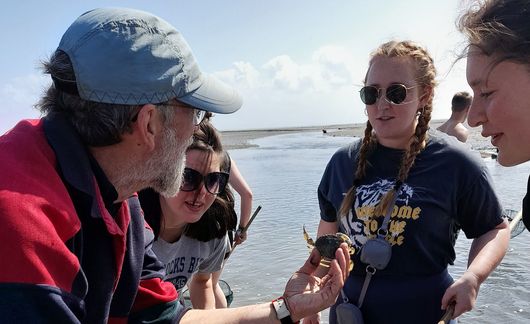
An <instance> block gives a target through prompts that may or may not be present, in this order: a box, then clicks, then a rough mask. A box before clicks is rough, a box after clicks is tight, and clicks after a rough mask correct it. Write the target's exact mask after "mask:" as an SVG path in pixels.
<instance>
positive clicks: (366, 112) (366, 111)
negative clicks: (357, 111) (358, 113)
mask: <svg viewBox="0 0 530 324" xmlns="http://www.w3.org/2000/svg"><path fill="white" fill-rule="evenodd" d="M364 115H365V116H368V110H367V109H366V107H365V108H364Z"/></svg>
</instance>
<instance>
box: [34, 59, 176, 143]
mask: <svg viewBox="0 0 530 324" xmlns="http://www.w3.org/2000/svg"><path fill="white" fill-rule="evenodd" d="M43 70H44V73H45V74H50V75H51V76H52V78H56V79H59V80H62V81H65V82H68V83H72V84H74V85H75V81H76V79H75V73H74V69H73V67H72V63H71V61H70V58H69V57H68V55H66V53H64V52H63V51H59V50H58V51H55V53H54V54H53V55H52V56H51V57H50V59H49V60H48V61H47V62H43ZM157 104H158V105H157V109H159V111H160V112H161V115H162V118H163V122H164V126H165V127H168V126H169V124H170V122H171V121H172V120H173V116H174V114H175V109H174V108H173V107H172V106H170V105H169V103H167V102H166V103H157ZM36 106H37V108H38V109H39V110H40V111H41V112H42V114H43V115H48V114H60V115H62V116H64V117H66V119H67V120H68V121H69V122H70V123H71V124H72V126H73V127H74V128H75V130H76V131H77V132H78V133H79V135H80V137H81V139H82V140H83V142H84V143H85V144H86V145H88V146H94V147H95V146H107V145H112V144H117V143H119V142H121V140H122V134H125V133H131V132H132V123H133V122H134V121H135V120H136V117H137V115H138V112H139V111H140V109H141V108H142V107H143V105H121V104H109V103H102V102H95V101H88V100H84V99H82V98H80V97H79V96H77V95H75V94H69V93H66V92H64V91H62V90H59V89H57V88H56V87H55V85H53V84H52V85H51V86H50V87H49V88H48V90H46V92H45V93H44V95H43V96H42V98H41V99H40V100H39V102H38V103H37V105H36Z"/></svg>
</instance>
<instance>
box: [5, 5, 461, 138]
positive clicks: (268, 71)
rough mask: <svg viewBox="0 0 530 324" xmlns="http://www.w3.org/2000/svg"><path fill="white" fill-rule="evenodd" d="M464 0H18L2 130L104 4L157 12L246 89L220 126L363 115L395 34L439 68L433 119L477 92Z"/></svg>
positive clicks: (206, 60)
mask: <svg viewBox="0 0 530 324" xmlns="http://www.w3.org/2000/svg"><path fill="white" fill-rule="evenodd" d="M459 5H460V1H456V0H448V1H431V0H403V1H386V0H385V1H377V0H374V1H370V2H368V1H353V0H351V1H346V0H344V1H335V0H328V1H316V0H291V1H288V0H268V1H257V0H234V1H228V0H226V1H213V0H211V1H206V0H193V1H187V0H186V1H180V0H173V1H169V0H168V1H157V0H151V1H83V2H81V1H71V0H70V1H63V0H59V1H42V0H41V1H35V0H31V1H12V0H7V1H4V2H3V3H2V9H3V10H2V13H0V17H1V19H0V35H1V38H2V43H3V44H4V45H3V50H2V60H1V61H0V71H1V73H0V96H1V98H2V105H0V133H3V132H4V131H6V130H8V129H9V128H11V127H12V126H13V125H14V124H15V123H16V122H17V121H18V120H20V119H22V118H36V117H39V112H38V111H37V110H35V109H34V108H33V105H34V104H35V102H36V101H37V100H38V98H39V97H40V95H41V93H42V91H43V89H45V88H46V86H47V85H48V84H49V82H50V81H49V79H48V78H47V77H46V76H43V75H42V73H41V71H40V69H39V66H40V65H39V62H40V61H41V60H44V59H46V58H47V57H48V56H49V55H50V54H51V53H52V52H53V51H54V50H55V48H56V47H57V45H58V44H59V40H60V38H61V36H62V34H63V32H64V31H65V30H66V29H67V28H68V26H69V25H70V24H71V23H72V22H73V21H74V20H75V19H76V18H77V17H78V16H79V15H81V14H82V13H83V12H85V11H87V10H90V9H93V8H96V7H131V8H136V9H141V10H146V11H149V12H152V13H154V14H156V15H158V16H160V17H162V18H164V19H165V20H167V21H169V22H170V23H171V24H173V26H175V27H176V28H177V29H178V30H179V31H180V32H181V33H182V34H183V35H184V37H185V38H186V40H187V41H188V43H189V44H190V46H191V48H192V49H193V52H194V54H195V57H196V58H197V61H198V62H199V65H200V67H201V70H203V71H204V72H207V73H211V74H214V75H216V76H217V77H218V78H220V79H222V80H224V81H225V82H227V83H230V84H232V85H233V86H235V87H236V88H238V89H239V90H240V92H241V93H242V95H243V98H244V105H243V108H242V109H241V110H240V111H238V112H237V113H235V114H232V115H227V116H224V115H218V116H216V117H215V118H214V123H215V125H216V126H217V127H218V128H219V129H220V130H236V129H256V128H278V127H287V126H313V125H327V124H346V123H359V122H364V121H365V120H366V116H365V115H364V106H363V105H362V103H361V101H360V99H359V96H358V92H357V91H358V89H359V87H358V86H359V85H360V84H361V80H362V79H363V77H364V74H365V71H366V67H367V63H368V58H369V54H370V52H371V51H372V50H373V49H375V48H376V47H377V46H378V45H379V44H381V43H382V42H385V41H388V40H391V39H411V40H414V41H417V42H419V43H421V44H423V45H424V46H426V47H427V49H428V50H429V51H430V53H431V54H432V55H433V57H434V60H435V64H436V66H437V69H438V81H439V84H440V85H439V87H438V88H437V90H436V96H435V109H434V113H433V118H435V119H442V118H447V117H449V115H450V101H451V97H452V95H453V93H454V92H457V91H463V90H469V88H468V86H467V84H466V82H465V61H459V62H457V63H456V64H455V65H454V66H453V67H452V68H450V67H451V66H452V65H453V63H454V61H455V58H456V55H457V54H458V53H459V51H460V50H461V48H462V40H463V38H462V36H461V35H460V34H459V33H458V32H457V30H456V28H455V21H456V19H457V17H458V12H459Z"/></svg>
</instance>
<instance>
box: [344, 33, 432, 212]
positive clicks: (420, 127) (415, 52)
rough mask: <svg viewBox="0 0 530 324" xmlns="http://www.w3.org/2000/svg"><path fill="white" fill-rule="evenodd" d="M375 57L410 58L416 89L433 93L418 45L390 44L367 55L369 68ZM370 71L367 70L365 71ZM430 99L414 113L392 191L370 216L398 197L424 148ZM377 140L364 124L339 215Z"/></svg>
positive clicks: (428, 64)
mask: <svg viewBox="0 0 530 324" xmlns="http://www.w3.org/2000/svg"><path fill="white" fill-rule="evenodd" d="M378 57H406V58H410V59H411V60H412V62H413V63H414V70H415V81H416V83H417V84H418V85H419V88H420V89H421V91H422V92H423V93H424V94H425V93H428V92H427V91H428V90H429V89H431V90H433V89H434V88H435V86H436V80H435V77H436V69H435V67H434V62H433V60H432V58H431V56H430V55H429V53H428V52H427V51H426V50H425V49H424V48H423V47H421V46H420V45H418V44H416V43H414V42H411V41H399V42H398V41H390V42H387V43H384V44H382V45H381V46H379V48H377V49H376V50H375V51H374V52H372V54H371V59H370V67H371V66H372V64H373V62H374V60H375V58H378ZM369 70H370V68H369V69H368V71H369ZM432 99H433V91H431V92H430V97H429V98H427V100H426V104H425V106H424V107H422V108H421V109H419V110H418V123H417V125H416V129H415V130H414V133H413V135H412V136H411V138H410V141H409V146H408V148H407V149H406V150H405V152H404V154H403V158H402V160H401V165H400V167H399V172H398V175H397V180H396V184H395V186H394V188H393V189H391V190H390V191H388V192H387V193H386V194H385V195H384V196H383V198H382V199H381V201H380V202H379V204H378V205H377V206H376V208H375V211H374V215H375V216H379V215H383V214H384V211H385V210H387V208H388V207H389V206H388V205H389V204H390V203H392V201H394V198H395V196H396V195H397V194H398V193H397V190H398V189H399V187H400V186H401V184H402V183H404V182H405V180H406V179H407V177H408V175H409V171H410V169H411V168H412V166H413V165H414V161H415V159H416V156H418V154H420V153H421V151H422V150H423V149H424V148H425V145H426V142H427V130H428V129H429V122H430V120H431V113H432V108H433V105H432ZM376 145H377V137H376V135H375V133H374V131H373V127H372V125H371V123H370V121H367V122H366V129H365V131H364V137H363V139H362V143H361V148H360V150H359V154H358V157H357V168H356V170H355V172H354V179H355V180H354V182H353V185H352V187H351V188H350V189H349V190H348V192H347V193H346V196H345V197H344V199H343V201H342V204H341V206H340V209H339V215H341V216H347V215H348V213H349V212H350V210H351V206H352V205H353V202H354V200H355V196H356V188H357V187H358V186H359V183H360V181H361V180H362V179H363V178H364V177H365V176H366V169H367V167H368V166H367V165H368V158H369V156H370V153H371V152H373V150H374V149H375V148H376Z"/></svg>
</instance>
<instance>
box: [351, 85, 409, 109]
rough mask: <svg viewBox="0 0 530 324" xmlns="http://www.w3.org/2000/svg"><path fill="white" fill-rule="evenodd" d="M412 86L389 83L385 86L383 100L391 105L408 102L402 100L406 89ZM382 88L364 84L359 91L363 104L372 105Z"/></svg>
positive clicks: (405, 95)
mask: <svg viewBox="0 0 530 324" xmlns="http://www.w3.org/2000/svg"><path fill="white" fill-rule="evenodd" d="M412 88H414V87H407V86H406V85H404V84H400V83H395V84H391V85H389V86H388V88H386V91H385V98H384V99H385V101H386V102H388V103H390V104H393V105H403V104H406V103H409V102H411V101H409V102H404V101H405V99H406V98H407V93H408V90H410V89H412ZM382 90H383V88H377V87H375V86H364V87H362V88H361V90H360V91H359V93H360V95H361V100H362V102H364V104H365V105H373V104H375V103H376V102H377V99H379V98H380V97H381V94H382Z"/></svg>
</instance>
